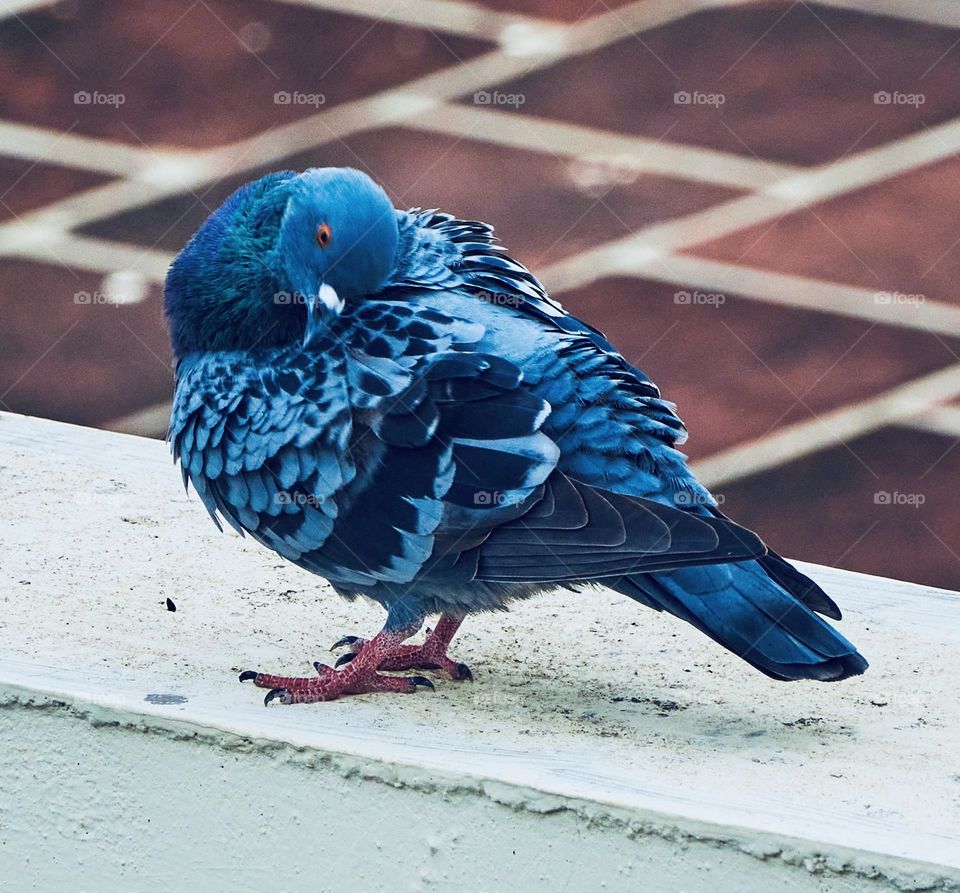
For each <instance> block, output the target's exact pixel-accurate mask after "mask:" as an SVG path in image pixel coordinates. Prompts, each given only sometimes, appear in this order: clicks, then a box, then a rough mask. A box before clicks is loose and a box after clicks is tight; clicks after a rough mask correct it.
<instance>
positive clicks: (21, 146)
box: [0, 121, 187, 177]
mask: <svg viewBox="0 0 960 893" xmlns="http://www.w3.org/2000/svg"><path fill="white" fill-rule="evenodd" d="M0 155H6V156H10V157H13V158H22V159H24V160H27V161H33V162H36V163H38V164H55V165H59V166H61V167H73V168H79V169H80V170H88V171H97V172H99V173H104V174H115V175H116V176H121V177H124V176H133V175H135V174H138V173H139V172H140V171H142V170H144V169H146V168H149V167H151V166H154V165H156V163H157V160H158V159H162V158H169V159H170V160H171V161H176V160H179V159H181V158H183V157H184V156H185V155H187V153H181V152H172V151H168V150H165V149H143V148H141V147H138V146H128V145H125V144H124V143H117V142H112V141H110V140H102V139H99V138H93V137H89V136H81V135H80V134H77V133H66V132H64V131H59V130H48V129H46V128H43V127H35V126H33V125H32V124H21V123H18V122H14V121H0Z"/></svg>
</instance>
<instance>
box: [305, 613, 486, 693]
mask: <svg viewBox="0 0 960 893" xmlns="http://www.w3.org/2000/svg"><path fill="white" fill-rule="evenodd" d="M461 622H462V618H457V617H450V616H449V615H447V614H442V615H441V616H440V620H439V621H438V622H437V628H436V629H434V630H433V631H432V632H430V633H429V634H428V635H427V639H426V641H425V642H424V643H423V644H422V645H400V646H399V647H398V648H397V649H396V651H395V652H394V653H393V654H392V655H390V656H389V657H387V658H385V659H384V661H383V663H381V664H380V666H379V668H378V669H381V670H440V671H441V672H443V673H446V674H447V675H448V676H449V677H450V678H451V679H455V680H458V681H459V680H472V679H473V673H471V672H470V667H468V666H467V665H466V664H462V663H458V662H457V661H455V660H453V659H451V658H450V657H448V656H447V648H449V647H450V640H451V639H452V638H453V637H454V634H455V633H456V631H457V629H458V627H459V626H460V624H461ZM344 645H349V646H350V651H348V652H346V653H345V654H342V655H340V657H339V658H338V659H337V663H336V665H337V666H338V667H340V666H343V665H344V664H347V665H352V664H353V663H354V662H355V660H356V658H357V656H358V655H359V654H360V653H361V652H362V651H363V649H364V648H365V647H366V646H367V645H368V643H367V641H366V639H361V638H358V637H357V636H344V637H343V638H342V639H340V641H339V642H337V643H336V644H335V645H334V646H333V648H331V649H330V650H331V651H334V650H335V649H337V648H341V647H343V646H344ZM320 666H323V664H320Z"/></svg>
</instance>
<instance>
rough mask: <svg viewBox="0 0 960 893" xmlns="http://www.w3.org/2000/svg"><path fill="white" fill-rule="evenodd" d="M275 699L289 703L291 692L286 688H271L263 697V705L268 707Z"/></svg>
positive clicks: (282, 702)
mask: <svg viewBox="0 0 960 893" xmlns="http://www.w3.org/2000/svg"><path fill="white" fill-rule="evenodd" d="M273 700H278V701H280V703H281V704H289V703H290V692H288V691H287V690H286V689H285V688H271V689H270V691H268V692H267V695H266V697H265V698H264V699H263V706H264V707H266V706H267V705H268V704H269V703H270V702H271V701H273Z"/></svg>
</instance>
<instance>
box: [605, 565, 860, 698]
mask: <svg viewBox="0 0 960 893" xmlns="http://www.w3.org/2000/svg"><path fill="white" fill-rule="evenodd" d="M776 557H777V559H778V560H779V562H780V564H782V565H783V566H785V567H786V568H789V570H790V572H792V573H787V572H786V571H784V570H783V568H781V567H780V566H779V565H774V566H775V567H776V570H777V574H776V577H774V576H773V575H771V574H770V573H768V571H767V569H766V568H765V567H764V565H763V563H762V562H763V560H762V559H761V560H760V561H744V562H739V563H736V564H718V565H709V566H703V567H687V568H681V569H679V570H675V571H669V572H666V573H656V574H642V575H641V574H638V575H635V576H631V577H627V578H624V579H623V580H621V581H620V582H619V584H618V586H617V588H618V589H619V590H620V591H622V592H624V593H625V594H627V595H630V596H631V597H632V598H635V599H636V600H637V601H640V602H642V603H644V604H647V605H650V606H651V607H655V608H660V609H663V610H666V611H669V612H670V613H671V614H674V615H676V616H677V617H680V618H681V619H683V620H686V621H687V622H688V623H691V624H692V625H693V626H695V627H696V628H697V629H699V630H700V631H701V632H703V633H705V634H706V635H708V636H710V638H712V639H714V640H715V641H717V642H719V643H720V644H721V645H723V646H724V647H725V648H727V649H729V650H730V651H732V652H733V653H734V654H737V655H739V656H740V657H742V658H743V659H744V660H745V661H747V662H748V663H750V664H752V665H753V666H754V667H756V668H757V669H758V670H760V671H761V672H762V673H766V674H767V675H768V676H772V677H773V678H774V679H784V680H787V679H820V680H838V679H846V678H847V677H848V676H855V675H858V674H860V673H862V672H863V671H864V670H866V668H867V661H866V660H864V658H863V657H862V656H861V655H860V654H859V653H858V652H857V649H856V648H855V647H854V645H852V644H851V643H850V642H849V641H847V639H846V638H844V637H843V636H842V635H841V634H840V633H838V632H837V631H836V630H835V629H834V628H833V627H832V626H830V624H828V623H827V622H826V621H825V620H822V619H821V618H820V617H818V616H817V615H816V614H815V613H814V612H813V611H812V610H811V609H810V608H809V607H807V604H804V602H805V601H806V602H808V603H810V602H811V601H812V602H815V604H816V605H819V606H823V607H828V606H829V605H833V602H832V601H831V600H830V599H829V598H828V597H827V596H826V594H823V599H826V600H827V601H826V602H824V601H823V599H821V598H819V597H816V598H814V596H812V595H811V594H810V593H812V592H813V591H814V589H815V590H816V591H817V592H822V590H820V589H819V587H817V586H816V584H815V583H813V581H812V580H809V579H808V578H807V577H805V576H804V575H803V574H801V573H800V572H799V571H797V570H796V569H795V568H793V567H791V566H790V565H788V564H787V563H786V562H785V561H783V559H780V558H779V556H776ZM784 584H786V586H785V585H784ZM810 587H813V588H814V589H811V588H810ZM795 589H796V590H797V592H795ZM800 596H807V597H806V598H801V597H800ZM834 607H835V606H834ZM837 613H838V614H839V611H837Z"/></svg>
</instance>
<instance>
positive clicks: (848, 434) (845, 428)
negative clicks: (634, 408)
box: [692, 363, 960, 488]
mask: <svg viewBox="0 0 960 893" xmlns="http://www.w3.org/2000/svg"><path fill="white" fill-rule="evenodd" d="M958 396H960V363H956V364H953V365H951V366H947V367H945V368H943V369H940V370H938V371H936V372H933V373H931V374H929V375H924V376H921V377H920V378H915V379H913V380H912V381H909V382H906V383H905V384H902V385H898V386H897V387H895V388H892V389H891V390H889V391H886V392H885V393H883V394H880V395H879V396H877V397H872V398H870V399H868V400H864V401H862V402H860V403H857V404H855V405H853V406H845V407H841V408H839V409H835V410H832V411H830V412H826V413H823V414H821V415H819V416H817V417H816V418H814V419H810V420H809V421H804V422H796V423H794V424H792V425H787V426H786V427H783V428H778V429H777V430H776V431H774V432H773V433H771V434H768V435H766V436H764V437H760V438H757V439H756V440H753V441H750V442H748V443H742V444H738V445H737V446H735V447H731V448H730V449H726V450H723V451H721V452H719V453H715V454H714V455H713V456H710V457H708V458H706V459H702V460H700V461H699V462H695V463H693V466H692V468H693V471H694V473H695V474H696V475H697V476H698V477H699V478H700V480H701V481H703V483H704V484H705V485H706V486H708V487H712V488H717V487H721V486H728V485H729V484H731V483H733V482H734V481H738V480H741V479H742V478H746V477H752V476H753V475H756V474H758V473H759V472H761V471H766V470H768V469H771V468H776V467H778V466H780V465H785V464H786V463H788V462H792V461H794V460H796V459H800V458H802V457H803V456H808V455H810V454H811V453H816V452H819V451H820V450H822V449H825V448H828V447H831V446H834V445H836V444H841V443H846V442H848V441H851V440H854V439H856V438H858V437H862V436H863V435H865V434H869V433H871V432H873V431H876V430H879V429H880V428H885V427H886V426H888V425H891V424H895V423H897V422H900V421H903V420H905V419H910V418H912V417H914V416H916V415H918V414H920V413H923V412H925V411H927V410H928V409H930V408H931V407H933V406H936V405H937V404H938V403H943V402H946V401H949V400H952V399H955V398H956V397H958Z"/></svg>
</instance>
